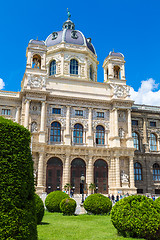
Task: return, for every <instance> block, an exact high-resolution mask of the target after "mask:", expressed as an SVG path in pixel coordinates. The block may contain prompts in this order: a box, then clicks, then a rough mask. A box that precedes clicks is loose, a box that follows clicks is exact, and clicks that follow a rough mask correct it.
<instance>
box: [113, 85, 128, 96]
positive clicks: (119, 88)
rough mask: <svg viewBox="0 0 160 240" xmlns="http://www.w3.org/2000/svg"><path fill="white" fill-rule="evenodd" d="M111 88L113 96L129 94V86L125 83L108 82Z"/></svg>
mask: <svg viewBox="0 0 160 240" xmlns="http://www.w3.org/2000/svg"><path fill="white" fill-rule="evenodd" d="M110 86H111V87H112V88H113V97H115V98H125V97H127V96H129V91H130V87H129V86H127V85H120V84H110Z"/></svg>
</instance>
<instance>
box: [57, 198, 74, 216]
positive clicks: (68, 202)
mask: <svg viewBox="0 0 160 240" xmlns="http://www.w3.org/2000/svg"><path fill="white" fill-rule="evenodd" d="M76 206H77V204H76V201H75V200H74V199H72V198H65V199H63V200H62V201H61V202H60V210H61V212H62V213H63V214H64V215H73V214H74V213H75V210H76Z"/></svg>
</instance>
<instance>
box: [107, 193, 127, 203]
mask: <svg viewBox="0 0 160 240" xmlns="http://www.w3.org/2000/svg"><path fill="white" fill-rule="evenodd" d="M128 196H129V194H128V193H127V194H125V195H122V194H120V195H118V194H117V195H116V196H115V195H114V194H111V195H110V194H108V198H109V199H110V200H111V201H112V203H115V202H118V201H119V200H121V199H122V198H124V197H128Z"/></svg>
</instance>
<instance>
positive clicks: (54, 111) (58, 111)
mask: <svg viewBox="0 0 160 240" xmlns="http://www.w3.org/2000/svg"><path fill="white" fill-rule="evenodd" d="M52 113H53V114H61V109H60V108H52Z"/></svg>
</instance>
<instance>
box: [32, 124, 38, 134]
mask: <svg viewBox="0 0 160 240" xmlns="http://www.w3.org/2000/svg"><path fill="white" fill-rule="evenodd" d="M37 130H38V128H37V123H36V122H32V124H31V132H37Z"/></svg>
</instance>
